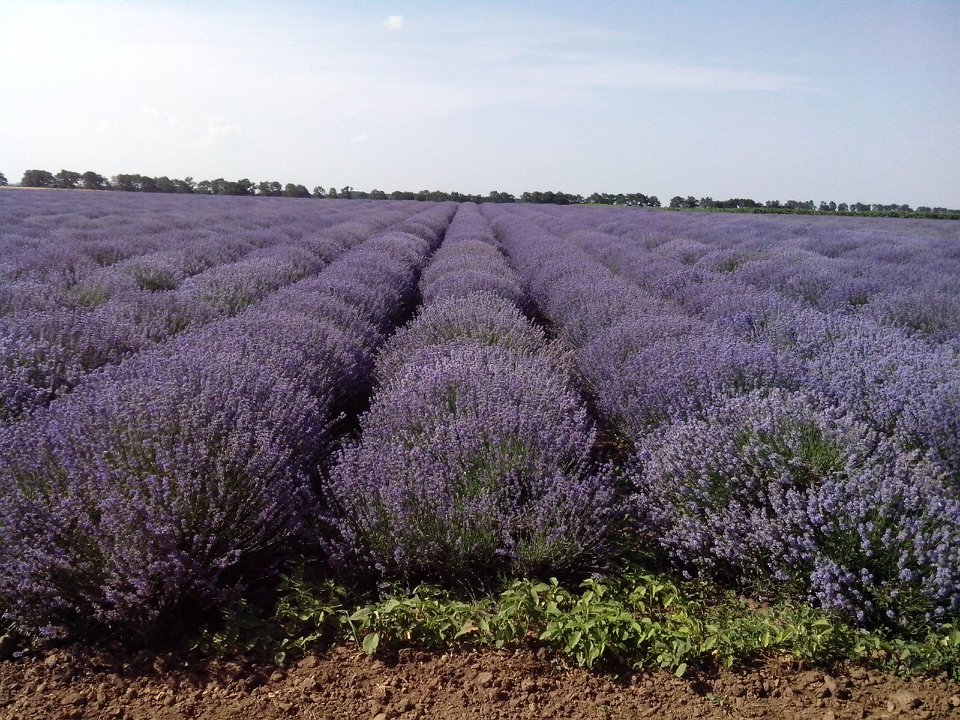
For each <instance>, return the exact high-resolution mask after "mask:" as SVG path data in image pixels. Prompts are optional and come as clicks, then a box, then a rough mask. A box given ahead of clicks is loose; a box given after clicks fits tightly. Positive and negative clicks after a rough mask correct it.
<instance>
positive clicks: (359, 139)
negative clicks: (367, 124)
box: [350, 133, 367, 145]
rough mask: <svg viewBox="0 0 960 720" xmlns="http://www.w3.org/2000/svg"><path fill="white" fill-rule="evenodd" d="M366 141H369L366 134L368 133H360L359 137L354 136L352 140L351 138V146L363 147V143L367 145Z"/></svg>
mask: <svg viewBox="0 0 960 720" xmlns="http://www.w3.org/2000/svg"><path fill="white" fill-rule="evenodd" d="M366 141H367V134H366V133H360V134H359V135H354V136H353V137H352V138H350V144H351V145H361V144H362V143H365V142H366Z"/></svg>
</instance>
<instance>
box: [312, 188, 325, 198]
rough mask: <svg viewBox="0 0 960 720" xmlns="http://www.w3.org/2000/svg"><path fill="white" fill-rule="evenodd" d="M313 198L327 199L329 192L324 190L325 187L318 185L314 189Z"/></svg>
mask: <svg viewBox="0 0 960 720" xmlns="http://www.w3.org/2000/svg"><path fill="white" fill-rule="evenodd" d="M313 196H314V197H315V198H322V197H326V196H327V190H326V188H324V187H323V185H317V186H316V187H315V188H314V189H313Z"/></svg>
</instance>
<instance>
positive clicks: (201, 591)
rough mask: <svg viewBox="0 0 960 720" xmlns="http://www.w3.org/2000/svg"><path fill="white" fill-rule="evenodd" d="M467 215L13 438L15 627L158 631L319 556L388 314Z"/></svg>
mask: <svg viewBox="0 0 960 720" xmlns="http://www.w3.org/2000/svg"><path fill="white" fill-rule="evenodd" d="M452 214H453V209H452V206H450V205H434V206H431V207H429V208H428V209H427V210H425V211H423V212H421V213H419V215H417V216H416V217H415V218H408V219H401V221H400V222H396V223H394V228H396V229H395V230H389V231H386V232H382V233H379V234H377V235H375V236H374V237H372V238H371V239H369V240H366V241H362V242H359V243H358V244H357V245H356V246H355V247H354V248H353V249H351V250H348V251H346V252H345V253H344V254H343V255H342V256H341V257H340V258H339V259H337V260H334V261H333V262H331V263H330V264H329V265H327V266H326V267H325V268H324V269H323V270H321V271H320V272H319V273H317V274H316V275H314V276H312V277H309V278H307V279H304V280H302V281H300V282H297V283H294V284H292V285H290V286H289V287H287V288H285V289H283V290H281V291H280V292H279V293H276V294H274V295H272V296H271V297H270V298H268V299H267V300H264V301H263V302H260V303H256V304H254V305H251V306H250V307H248V308H247V309H246V310H245V311H243V312H241V313H239V314H238V315H236V316H235V317H232V318H228V319H226V320H223V321H220V322H214V323H209V324H207V325H205V326H203V327H200V328H198V329H196V330H192V331H189V332H186V333H182V334H181V335H180V336H178V337H177V338H175V339H174V340H172V341H170V342H167V343H163V344H160V345H158V346H156V347H154V348H152V349H149V350H145V351H143V352H140V353H137V354H134V355H132V356H130V357H129V358H127V359H126V360H124V361H123V362H120V363H119V364H116V365H114V366H112V367H109V368H106V369H105V370H103V371H101V372H99V373H96V374H92V375H88V376H87V377H85V378H84V379H83V380H82V381H81V382H80V383H79V384H78V386H77V387H76V389H75V390H74V392H72V393H70V394H68V395H65V396H64V397H62V398H60V399H57V400H55V401H54V402H52V403H51V404H50V405H49V406H48V407H47V408H45V409H43V410H42V411H38V412H36V413H34V414H33V415H31V416H30V417H28V418H26V419H25V420H23V421H22V422H20V423H15V424H10V425H8V426H6V427H4V428H0V603H2V604H3V605H5V606H6V607H7V608H8V611H9V613H10V614H11V615H12V617H13V618H14V619H15V620H16V621H17V622H18V623H20V624H21V625H23V626H24V627H28V628H35V629H43V628H46V631H47V632H57V631H74V632H79V631H85V632H88V633H90V632H94V633H107V634H124V635H127V636H137V635H145V634H148V633H149V632H151V631H150V630H149V629H150V628H156V627H157V626H158V625H157V624H158V623H163V622H166V621H172V620H175V619H176V618H178V617H190V613H191V612H197V611H204V610H207V609H209V608H211V607H213V606H215V605H217V604H218V603H221V602H223V601H225V600H226V599H228V598H231V597H235V596H236V594H237V593H239V592H242V591H243V590H244V588H246V587H249V586H250V585H251V584H256V583H257V582H258V580H260V579H262V578H263V577H264V576H266V575H269V574H270V573H271V572H272V571H273V569H274V568H275V566H276V563H277V561H278V560H279V559H280V558H281V557H283V556H284V555H285V554H286V553H289V552H290V551H291V549H292V548H294V547H297V546H298V544H302V543H304V542H313V541H314V540H315V525H316V515H317V512H318V506H317V503H316V501H315V499H314V495H313V489H312V482H313V481H314V479H315V478H314V475H315V469H316V465H317V464H318V463H319V462H321V461H323V460H324V458H325V457H326V455H327V453H328V452H329V443H330V428H331V425H332V423H333V420H334V416H335V414H336V412H337V411H338V407H339V404H340V403H342V402H344V401H345V400H346V399H348V398H349V397H350V396H351V395H352V394H355V393H362V392H364V388H365V386H366V385H368V384H369V372H370V369H371V367H372V354H373V351H374V350H375V348H376V347H377V345H378V344H379V343H380V342H381V340H382V338H383V335H382V332H383V329H385V328H386V327H387V326H388V325H389V319H388V318H384V317H378V316H376V315H374V314H373V313H374V312H376V311H377V310H378V309H384V308H385V309H386V312H387V313H388V314H389V316H390V317H394V318H395V317H398V316H399V315H400V314H402V312H403V308H404V303H409V302H411V301H412V299H413V298H414V297H415V293H416V283H417V276H418V274H419V271H420V268H421V267H422V266H423V265H424V264H425V263H426V261H427V259H428V258H429V255H430V253H431V251H432V250H433V248H434V247H435V246H436V245H437V244H438V243H439V241H440V238H441V237H442V234H443V230H444V228H445V226H446V225H447V223H448V222H449V219H450V217H451V215H452ZM405 215H409V213H405ZM410 221H412V222H410ZM406 227H411V228H412V229H414V230H416V231H417V232H418V233H420V234H417V235H414V234H411V233H409V232H404V231H403V229H404V228H406ZM341 285H342V286H344V287H349V288H351V292H353V290H355V289H357V288H361V287H362V288H364V294H363V296H361V295H359V294H351V295H349V296H347V295H344V294H341V293H339V292H338V288H339V287H340V286H341Z"/></svg>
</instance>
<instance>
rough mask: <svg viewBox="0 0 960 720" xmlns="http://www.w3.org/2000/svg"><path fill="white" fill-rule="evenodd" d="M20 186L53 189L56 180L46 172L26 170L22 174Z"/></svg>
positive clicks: (51, 174)
mask: <svg viewBox="0 0 960 720" xmlns="http://www.w3.org/2000/svg"><path fill="white" fill-rule="evenodd" d="M20 184H21V185H23V186H24V187H54V185H55V184H56V178H54V177H53V173H51V172H48V171H47V170H27V171H26V172H24V173H23V178H22V179H21V180H20Z"/></svg>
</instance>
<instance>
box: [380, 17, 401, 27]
mask: <svg viewBox="0 0 960 720" xmlns="http://www.w3.org/2000/svg"><path fill="white" fill-rule="evenodd" d="M405 24H406V21H405V20H404V19H403V15H390V16H389V17H387V18H386V19H385V20H384V21H383V23H382V25H383V26H384V27H385V28H386V29H387V30H403V26H404V25H405Z"/></svg>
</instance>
